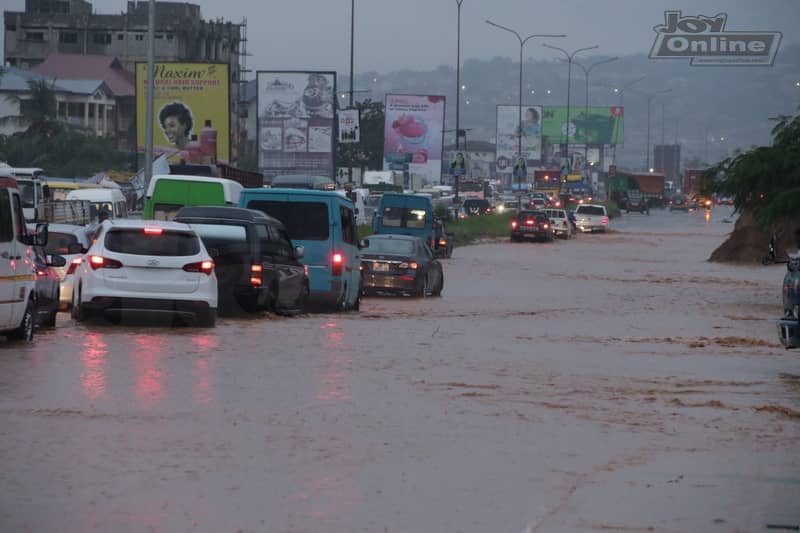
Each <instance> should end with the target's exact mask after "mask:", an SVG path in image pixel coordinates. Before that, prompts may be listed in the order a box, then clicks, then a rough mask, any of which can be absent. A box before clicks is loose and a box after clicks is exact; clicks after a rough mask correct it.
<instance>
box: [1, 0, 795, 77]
mask: <svg viewBox="0 0 800 533" xmlns="http://www.w3.org/2000/svg"><path fill="white" fill-rule="evenodd" d="M192 3H197V4H200V5H201V10H202V13H203V16H204V17H205V18H207V19H216V18H223V19H225V20H229V21H232V22H240V21H241V20H242V18H244V17H246V18H247V21H248V38H249V41H248V43H247V48H248V52H250V53H251V54H253V55H252V56H251V57H249V58H248V67H249V68H253V69H254V70H255V69H335V70H338V71H339V72H340V73H343V74H344V73H346V72H347V70H348V68H349V67H348V65H349V57H350V56H349V54H350V48H349V46H350V44H349V39H350V2H349V1H348V0H271V1H268V2H264V1H259V0H195V1H194V2H192ZM355 3H356V41H355V42H356V53H355V65H356V67H355V68H356V72H357V73H358V72H364V71H377V72H379V73H382V72H389V71H392V70H398V69H406V68H407V69H414V70H428V69H432V68H435V67H437V66H439V65H442V64H446V65H454V64H455V51H456V50H455V48H456V13H457V10H456V0H356V2H355ZM2 4H3V6H4V8H5V9H16V10H23V9H24V0H4V1H3V2H2ZM92 4H93V5H94V7H95V11H96V12H98V13H109V14H111V13H120V12H122V11H124V10H125V6H126V2H125V1H124V0H93V1H92ZM665 10H682V11H683V13H684V14H685V15H697V14H703V15H708V16H711V15H715V14H717V13H720V12H725V13H727V14H728V22H727V27H726V29H727V30H739V31H746V30H770V31H781V32H783V41H782V46H783V45H787V44H789V43H796V42H798V32H797V27H798V25H799V24H800V1H798V0H764V1H756V0H728V1H723V0H695V1H685V0H668V1H664V0H549V1H534V0H464V2H463V5H462V58H464V59H469V58H480V59H490V58H492V57H495V56H505V57H512V58H516V57H518V54H519V44H518V41H517V40H516V39H515V38H514V37H513V36H512V35H511V34H508V33H505V32H503V31H501V30H497V29H494V28H492V27H490V26H489V25H487V24H486V23H485V22H484V21H485V20H486V19H491V20H493V21H495V22H497V23H499V24H502V25H505V26H509V27H512V28H514V29H516V30H517V31H518V32H519V33H521V34H524V35H527V34H532V33H555V34H558V33H565V34H567V36H568V37H567V38H563V39H556V40H550V41H551V42H553V43H554V44H556V43H557V44H556V45H557V46H561V47H563V48H568V49H574V48H579V47H583V46H591V45H595V44H598V45H600V49H598V50H597V52H598V53H600V54H613V55H625V54H633V53H647V52H649V50H650V47H651V45H652V43H653V39H654V37H655V33H654V32H653V29H652V28H653V26H655V25H656V24H660V23H662V22H663V19H664V17H663V13H664V11H665ZM542 41H543V40H542V39H534V40H532V41H531V42H529V43H528V44H527V45H526V47H525V56H526V57H535V58H549V57H555V54H554V52H553V51H552V50H547V49H545V48H543V47H542V46H541V42H542ZM778 54H779V55H780V51H779V52H778Z"/></svg>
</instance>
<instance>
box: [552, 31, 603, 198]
mask: <svg viewBox="0 0 800 533" xmlns="http://www.w3.org/2000/svg"><path fill="white" fill-rule="evenodd" d="M542 46H544V47H545V48H551V49H553V50H558V51H559V52H561V53H563V54H564V55H565V56H566V57H567V63H568V64H569V69H568V70H567V123H566V126H567V154H566V156H567V158H569V104H570V92H571V89H572V60H573V59H574V58H575V56H576V55H577V54H578V53H580V52H585V51H587V50H594V49H595V48H600V46H598V45H594V46H587V47H585V48H578V49H577V50H575V51H574V52H572V53H571V54H570V53H569V52H567V51H566V50H564V49H563V48H559V47H557V46H551V45H549V44H547V43H543V44H542ZM562 185H563V183H562Z"/></svg>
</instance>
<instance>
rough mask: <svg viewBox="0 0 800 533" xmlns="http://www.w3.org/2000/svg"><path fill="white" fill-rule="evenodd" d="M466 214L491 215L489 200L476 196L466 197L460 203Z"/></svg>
mask: <svg viewBox="0 0 800 533" xmlns="http://www.w3.org/2000/svg"><path fill="white" fill-rule="evenodd" d="M462 206H463V207H464V212H465V213H466V214H467V216H473V217H474V216H479V215H491V214H492V205H491V204H490V203H489V200H484V199H478V198H467V199H466V200H464V203H463V204H462Z"/></svg>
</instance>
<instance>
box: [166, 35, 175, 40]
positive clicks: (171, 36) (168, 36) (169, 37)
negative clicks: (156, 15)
mask: <svg viewBox="0 0 800 533" xmlns="http://www.w3.org/2000/svg"><path fill="white" fill-rule="evenodd" d="M174 38H175V36H174V35H172V34H171V33H168V34H167V40H168V41H171V40H172V39H174Z"/></svg>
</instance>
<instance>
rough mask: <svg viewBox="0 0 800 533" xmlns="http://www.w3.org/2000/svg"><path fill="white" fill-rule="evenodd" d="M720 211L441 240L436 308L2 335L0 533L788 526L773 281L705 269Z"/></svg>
mask: <svg viewBox="0 0 800 533" xmlns="http://www.w3.org/2000/svg"><path fill="white" fill-rule="evenodd" d="M729 216H730V209H729V208H725V207H718V208H715V209H714V210H713V211H712V212H711V215H710V217H708V218H707V217H705V215H704V213H703V212H693V213H688V214H686V213H672V214H671V213H669V212H664V211H660V210H653V211H652V212H651V215H650V216H643V215H638V214H631V215H626V216H624V217H623V218H622V219H621V220H620V219H617V220H613V221H612V228H614V231H613V232H611V233H609V234H607V235H580V236H578V237H576V238H575V239H573V240H570V241H556V242H554V243H552V244H550V243H546V244H539V243H514V244H512V243H509V242H498V243H489V244H482V245H477V246H470V247H464V248H458V249H456V251H455V254H454V257H453V258H452V259H450V260H446V261H443V263H444V268H445V289H444V293H443V296H442V298H427V299H411V298H372V299H367V300H365V302H364V304H363V305H362V311H361V313H358V314H346V315H333V314H332V315H308V316H303V317H298V318H294V319H287V318H280V317H275V316H272V315H265V316H263V317H260V318H226V319H220V320H219V321H218V325H217V327H216V328H214V329H210V330H202V329H194V328H183V329H173V328H167V327H163V328H162V327H153V326H152V325H150V326H141V325H139V326H130V325H122V326H120V325H111V324H107V323H102V322H101V323H89V324H86V323H82V324H80V325H78V324H76V323H74V322H72V321H70V319H69V316H68V314H66V313H61V314H60V316H59V318H58V327H57V328H56V329H55V330H51V331H43V332H41V333H40V334H39V335H38V336H37V338H36V341H35V343H33V344H31V345H29V346H25V345H20V344H7V343H3V344H0V492H1V493H2V495H3V496H2V497H0V530H2V531H55V530H58V531H65V532H84V531H115V532H116V531H203V532H205V531H208V532H217V531H231V532H237V531H242V532H251V531H252V532H261V531H269V532H319V531H325V532H421V533H422V532H465V533H466V532H487V531H492V532H501V531H502V532H506V531H507V532H515V533H519V532H520V531H543V532H551V531H555V532H562V531H563V532H568V531H596V530H610V531H664V532H674V531H685V532H696V531H725V532H733V531H761V530H765V529H766V528H767V526H768V525H791V526H795V525H800V504H798V495H800V438H799V437H800V357H799V354H798V353H794V352H786V351H784V350H783V349H782V348H781V347H780V346H779V344H778V342H777V338H776V332H775V326H774V319H775V318H777V317H778V316H779V314H780V312H781V306H780V285H781V281H782V278H783V273H784V267H783V266H782V265H776V266H770V267H762V266H730V265H720V264H712V263H707V262H706V261H705V260H706V259H707V258H708V256H709V255H710V254H711V251H712V250H713V249H714V248H716V247H717V246H718V245H719V244H720V243H721V242H722V241H723V239H724V236H725V234H727V233H728V232H730V231H731V230H732V229H733V224H732V223H730V221H728V222H726V220H729V219H727V217H729ZM765 248H766V243H765Z"/></svg>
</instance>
